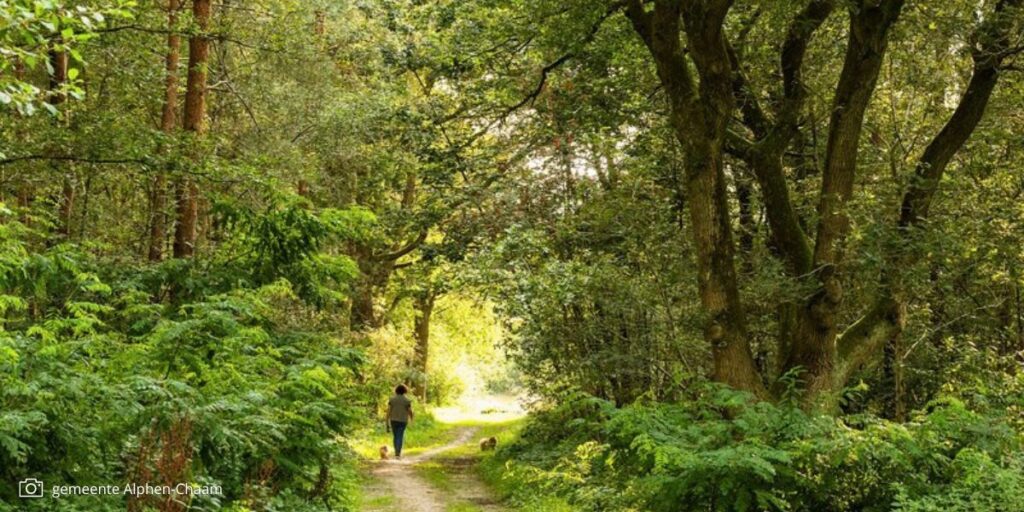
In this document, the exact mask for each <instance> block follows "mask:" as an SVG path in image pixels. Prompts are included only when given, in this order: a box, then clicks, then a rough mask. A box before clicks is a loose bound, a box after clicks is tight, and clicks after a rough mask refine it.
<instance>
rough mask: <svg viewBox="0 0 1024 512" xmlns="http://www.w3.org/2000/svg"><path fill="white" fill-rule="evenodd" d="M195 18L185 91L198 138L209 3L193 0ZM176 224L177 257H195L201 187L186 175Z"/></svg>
mask: <svg viewBox="0 0 1024 512" xmlns="http://www.w3.org/2000/svg"><path fill="white" fill-rule="evenodd" d="M192 16H193V18H194V20H195V23H196V25H197V27H198V29H199V32H198V33H196V34H195V35H193V36H192V37H190V38H189V42H188V83H187V85H186V88H185V119H184V123H183V127H184V129H185V131H187V132H192V133H193V134H194V136H195V137H196V139H197V140H196V141H194V142H195V143H196V144H198V143H199V141H198V139H199V138H200V137H201V136H202V135H203V134H204V133H205V132H206V78H207V66H208V64H209V55H210V38H209V36H208V35H207V31H208V30H209V27H210V0H193V2H192ZM176 194H177V217H178V219H177V225H176V226H175V230H174V257H175V258H188V257H191V256H192V255H193V254H195V245H196V219H197V217H198V213H199V199H198V196H199V187H198V186H197V185H196V183H195V180H194V179H193V178H192V177H190V176H186V177H184V178H182V179H181V180H180V182H179V183H178V186H177V189H176Z"/></svg>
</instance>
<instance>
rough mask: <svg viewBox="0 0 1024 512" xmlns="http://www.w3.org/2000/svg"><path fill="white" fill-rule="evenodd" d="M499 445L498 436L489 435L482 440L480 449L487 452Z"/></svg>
mask: <svg viewBox="0 0 1024 512" xmlns="http://www.w3.org/2000/svg"><path fill="white" fill-rule="evenodd" d="M497 447H498V439H497V438H496V437H488V438H486V439H481V440H480V451H482V452H486V451H489V450H493V449H495V448H497Z"/></svg>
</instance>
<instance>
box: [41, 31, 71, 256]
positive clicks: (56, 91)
mask: <svg viewBox="0 0 1024 512" xmlns="http://www.w3.org/2000/svg"><path fill="white" fill-rule="evenodd" d="M50 67H51V68H53V73H52V74H51V75H50V95H49V97H48V98H47V102H48V103H49V104H50V105H53V106H54V108H60V106H61V105H63V104H64V103H65V102H67V94H66V93H65V92H64V91H62V89H63V88H64V86H65V85H66V84H67V81H68V54H67V52H64V51H57V50H53V51H51V52H50ZM57 119H58V120H62V119H64V114H63V113H61V112H58V113H57ZM58 122H61V121H58ZM74 206H75V183H74V175H73V174H71V173H67V172H65V173H64V177H63V179H62V180H61V191H60V198H59V199H58V208H57V234H58V235H60V236H61V237H64V238H67V237H69V236H71V214H72V212H73V210H74Z"/></svg>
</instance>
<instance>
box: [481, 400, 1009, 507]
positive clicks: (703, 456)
mask: <svg viewBox="0 0 1024 512" xmlns="http://www.w3.org/2000/svg"><path fill="white" fill-rule="evenodd" d="M929 409H930V410H929V411H928V412H927V413H920V414H919V415H917V416H916V417H915V418H914V419H913V421H910V422H908V423H906V424H898V423H893V422H889V421H885V420H881V419H878V418H875V417H870V416H852V417H845V418H835V417H831V416H816V415H809V414H806V413H804V412H802V411H801V410H800V409H799V408H797V407H795V406H792V405H789V404H781V405H773V404H769V403H764V402H760V403H752V402H750V401H749V400H748V398H747V397H746V396H744V395H741V394H738V393H735V392H732V391H726V390H723V389H719V388H709V389H708V390H706V392H705V393H703V394H702V396H700V397H698V398H696V399H695V400H694V401H692V402H689V403H686V404H663V403H642V402H637V403H634V404H632V405H629V406H627V407H623V408H615V407H614V406H613V405H612V404H611V403H609V402H605V401H603V400H599V399H595V398H591V397H587V396H576V397H574V398H572V399H570V400H568V401H567V402H566V405H563V406H561V407H559V408H556V409H554V410H551V411H547V412H545V413H542V414H540V415H539V416H537V417H536V418H535V419H534V420H533V422H531V423H530V425H528V427H527V428H526V429H525V430H524V432H523V436H522V439H521V441H519V442H518V443H516V444H514V445H512V446H509V447H507V448H505V449H503V450H501V451H500V453H499V457H498V459H496V460H497V461H498V462H497V463H503V464H506V465H507V469H508V476H507V478H511V479H514V480H517V481H518V482H519V483H520V485H519V487H520V488H522V489H527V490H536V489H543V490H545V492H546V493H547V494H552V495H560V496H564V497H566V498H567V499H569V501H571V502H572V503H573V504H574V505H575V506H576V507H578V509H580V510H604V511H608V510H623V511H625V510H646V511H652V512H661V511H664V512H668V511H681V510H715V511H752V510H788V511H833V510H834V511H843V510H866V511H871V510H878V511H881V510H892V509H899V510H915V511H924V510H929V511H930V510H943V511H950V510H964V511H967V510H1008V511H1009V510H1024V473H1022V472H1021V467H1022V466H1021V464H1022V448H1024V437H1022V436H1021V434H1020V433H1019V432H1016V431H1014V430H1013V429H1012V428H1010V427H1009V424H1008V423H1007V422H1006V421H1004V419H1003V418H999V417H990V416H985V415H981V414H978V413H976V412H973V411H971V410H969V409H968V408H967V407H966V406H965V405H964V404H963V403H962V402H960V401H958V400H953V399H947V400H943V401H938V402H935V403H933V404H931V407H930V408H929ZM525 492H530V491H525ZM528 498H530V496H526V495H524V496H519V497H518V499H519V500H520V501H526V500H527V499H528Z"/></svg>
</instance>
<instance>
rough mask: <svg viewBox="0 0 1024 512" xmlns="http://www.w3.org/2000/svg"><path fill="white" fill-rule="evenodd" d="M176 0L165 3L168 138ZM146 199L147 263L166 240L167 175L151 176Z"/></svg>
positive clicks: (163, 123)
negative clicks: (147, 228)
mask: <svg viewBox="0 0 1024 512" xmlns="http://www.w3.org/2000/svg"><path fill="white" fill-rule="evenodd" d="M180 8H181V3H180V2H179V0H167V29H168V33H167V55H166V57H165V61H164V62H165V64H164V71H165V76H164V104H163V112H162V114H161V116H160V130H161V131H162V132H164V134H165V135H167V136H168V137H170V136H172V135H173V134H174V132H175V130H176V129H177V124H178V120H177V114H176V112H177V108H178V62H179V60H180V56H181V36H180V35H178V32H177V30H176V28H177V24H178V9H180ZM152 187H153V189H152V193H151V196H150V220H149V251H148V257H149V261H160V260H161V259H163V255H164V240H165V239H166V237H167V215H166V213H165V212H164V209H166V208H167V174H166V173H165V172H164V170H163V169H160V170H158V171H157V172H156V174H155V175H154V176H153V183H152Z"/></svg>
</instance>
